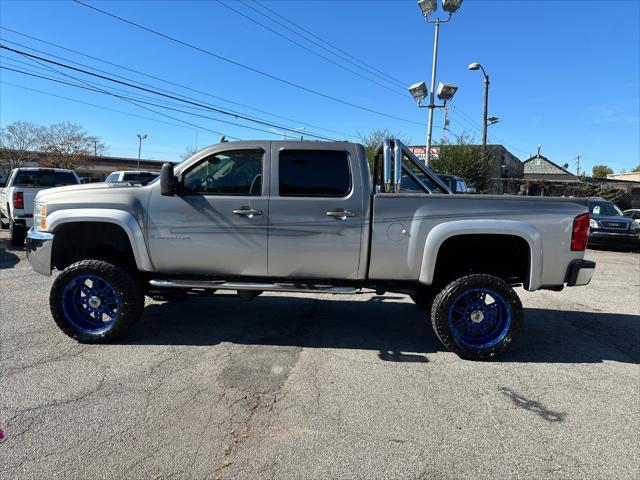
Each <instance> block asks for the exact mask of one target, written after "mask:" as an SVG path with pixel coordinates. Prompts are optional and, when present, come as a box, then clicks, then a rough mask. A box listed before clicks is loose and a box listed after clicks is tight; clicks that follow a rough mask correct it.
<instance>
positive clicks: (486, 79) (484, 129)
mask: <svg viewBox="0 0 640 480" xmlns="http://www.w3.org/2000/svg"><path fill="white" fill-rule="evenodd" d="M469 70H481V71H482V75H483V76H484V112H483V114H482V156H483V157H484V155H485V153H486V150H487V126H488V125H487V109H488V108H489V75H487V72H486V71H485V70H484V67H483V66H482V65H481V64H480V63H478V62H474V63H472V64H471V65H469ZM492 118H495V117H492ZM494 123H497V122H492V125H493V124H494Z"/></svg>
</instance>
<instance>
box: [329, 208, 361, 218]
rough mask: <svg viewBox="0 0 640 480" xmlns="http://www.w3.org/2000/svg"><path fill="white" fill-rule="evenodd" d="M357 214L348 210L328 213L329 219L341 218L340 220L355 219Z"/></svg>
mask: <svg viewBox="0 0 640 480" xmlns="http://www.w3.org/2000/svg"><path fill="white" fill-rule="evenodd" d="M355 216H356V214H355V212H349V211H348V210H344V209H340V210H329V211H328V212H327V217H334V218H339V219H340V220H346V219H347V217H355Z"/></svg>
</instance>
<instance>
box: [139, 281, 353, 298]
mask: <svg viewBox="0 0 640 480" xmlns="http://www.w3.org/2000/svg"><path fill="white" fill-rule="evenodd" d="M149 284H150V285H151V286H153V287H158V288H203V289H214V290H258V291H262V292H301V293H334V294H342V295H353V294H354V293H359V292H360V290H358V289H356V288H352V287H334V286H333V285H313V284H307V283H254V282H225V281H224V280H149Z"/></svg>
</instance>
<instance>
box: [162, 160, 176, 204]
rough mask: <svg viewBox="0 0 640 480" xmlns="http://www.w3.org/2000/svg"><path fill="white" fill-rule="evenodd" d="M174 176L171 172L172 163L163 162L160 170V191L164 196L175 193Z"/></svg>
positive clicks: (170, 195)
mask: <svg viewBox="0 0 640 480" xmlns="http://www.w3.org/2000/svg"><path fill="white" fill-rule="evenodd" d="M176 184H177V182H176V177H175V176H174V174H173V165H172V164H171V163H165V164H163V165H162V169H161V170H160V193H161V194H162V195H164V196H166V197H172V196H174V195H175V194H176Z"/></svg>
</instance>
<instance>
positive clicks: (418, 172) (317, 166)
mask: <svg viewBox="0 0 640 480" xmlns="http://www.w3.org/2000/svg"><path fill="white" fill-rule="evenodd" d="M407 184H411V187H410V188H409V192H408V193H404V192H403V191H402V188H401V185H407ZM586 204H587V203H586V200H584V201H583V200H577V199H559V198H533V197H507V196H484V195H482V196H480V195H472V196H470V195H452V194H451V193H450V191H449V190H448V188H447V186H446V185H445V184H444V183H442V181H441V180H440V179H439V178H438V177H437V175H436V174H435V173H434V172H432V171H431V170H429V169H428V168H426V167H425V166H424V164H422V163H421V162H420V161H419V160H418V159H417V158H416V157H415V156H414V155H413V154H412V153H411V152H410V151H409V150H408V149H407V148H406V147H405V146H404V145H403V144H402V143H401V142H400V141H397V140H395V141H394V140H385V142H384V143H383V145H381V146H380V147H379V149H378V152H377V155H376V158H375V162H374V166H373V171H370V167H369V163H368V161H367V158H366V156H365V150H364V147H363V146H362V145H358V144H353V143H346V142H331V143H329V142H327V143H321V142H302V141H300V142H287V141H284V142H279V141H278V142H276V141H273V142H270V141H245V142H232V143H222V144H218V145H215V146H212V147H209V148H207V149H205V150H202V151H201V152H199V153H196V154H195V155H193V156H192V157H190V158H189V159H187V160H185V161H184V162H183V163H181V164H180V165H178V166H176V167H175V171H174V166H172V165H170V164H165V165H164V166H163V167H162V173H161V176H160V179H159V180H157V181H155V182H152V183H150V184H149V185H146V186H131V185H114V184H92V185H81V186H77V187H65V188H56V189H51V190H47V191H43V192H41V193H40V194H39V195H38V197H37V198H36V204H35V220H34V227H33V229H32V230H31V231H30V232H29V235H28V247H27V252H28V256H29V260H30V262H31V264H32V266H33V268H34V269H35V270H36V271H37V272H40V273H42V274H45V275H50V274H51V271H52V269H54V268H55V269H58V270H60V271H61V273H60V274H59V275H58V276H57V277H56V278H55V280H54V282H53V286H52V288H51V296H50V306H51V312H52V314H53V318H54V320H55V321H56V323H57V324H58V326H59V327H60V328H61V329H62V331H63V332H64V333H66V334H67V335H69V336H71V337H73V338H75V339H76V340H77V341H79V342H87V343H92V342H93V343H96V342H105V341H108V340H110V339H112V338H114V337H115V336H117V335H120V334H122V333H123V332H124V331H125V330H127V329H128V328H129V327H131V326H132V325H133V324H134V322H135V321H136V320H137V319H138V318H139V317H140V316H141V315H142V311H143V308H144V297H145V294H146V295H149V296H151V297H156V298H169V299H170V298H172V294H175V293H178V292H183V293H184V292H189V293H190V294H203V295H204V294H209V295H210V294H211V293H212V292H213V291H216V290H234V291H237V292H238V295H239V296H240V297H241V298H243V299H245V300H250V299H252V298H254V297H255V296H257V295H259V294H260V293H261V292H263V291H275V292H305V293H333V294H352V293H356V292H359V291H363V290H366V289H371V290H373V291H375V292H377V293H378V294H383V293H384V292H388V291H389V292H400V293H403V294H408V295H411V297H412V298H413V299H414V301H415V302H416V303H417V304H418V305H419V306H420V307H422V308H425V309H428V315H427V316H428V317H429V319H430V321H431V322H432V324H433V327H434V330H435V333H436V335H437V336H438V337H439V338H440V340H441V341H442V343H443V344H444V345H445V346H446V347H448V348H449V349H451V350H453V351H454V352H456V353H457V354H458V355H460V356H461V357H464V358H471V359H487V358H492V357H494V356H495V355H497V354H499V353H501V352H503V351H505V350H506V349H508V348H509V346H510V345H511V344H512V343H513V341H514V340H515V339H516V337H517V336H518V333H519V331H520V328H521V325H522V321H523V311H522V306H521V304H520V301H519V299H518V296H517V295H516V293H515V292H514V290H513V288H512V287H514V286H518V285H522V286H524V288H525V289H527V290H538V289H542V288H547V289H553V290H560V289H562V288H563V286H564V285H568V286H574V285H585V284H587V283H589V281H590V279H591V276H592V274H593V271H594V268H595V264H594V263H593V262H590V261H586V260H583V255H584V250H585V246H586V243H587V237H588V232H589V215H588V212H587V207H586Z"/></svg>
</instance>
